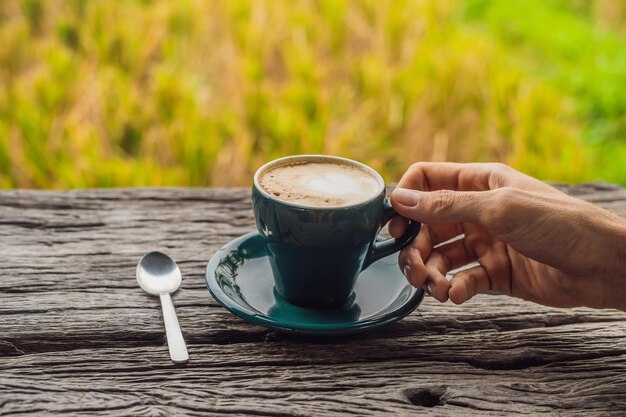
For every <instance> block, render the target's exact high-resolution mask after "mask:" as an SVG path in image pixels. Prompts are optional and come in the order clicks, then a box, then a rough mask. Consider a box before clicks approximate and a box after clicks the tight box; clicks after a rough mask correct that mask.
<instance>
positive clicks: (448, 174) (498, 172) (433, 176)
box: [398, 162, 522, 191]
mask: <svg viewBox="0 0 626 417" xmlns="http://www.w3.org/2000/svg"><path fill="white" fill-rule="evenodd" d="M518 176H519V177H521V176H522V174H521V173H519V172H517V171H515V170H514V169H512V168H509V167H507V166H506V165H503V164H495V163H479V164H459V163H451V162H418V163H416V164H413V165H411V167H410V168H409V169H408V170H407V171H406V173H405V174H404V175H403V176H402V178H401V179H400V182H399V183H398V187H401V188H412V189H416V190H423V191H435V190H458V191H485V190H490V189H494V188H498V187H503V186H506V185H507V184H508V183H509V181H513V180H515V178H516V177H518Z"/></svg>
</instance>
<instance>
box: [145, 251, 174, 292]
mask: <svg viewBox="0 0 626 417" xmlns="http://www.w3.org/2000/svg"><path fill="white" fill-rule="evenodd" d="M137 282H138V283H139V286H140V287H141V288H142V289H143V290H144V291H145V292H147V293H150V294H153V295H161V294H170V293H173V292H175V291H176V290H178V287H180V283H181V282H182V274H181V272H180V268H179V267H178V265H177V264H176V262H174V260H173V259H172V258H170V257H169V256H167V255H166V254H164V253H161V252H150V253H147V254H146V255H144V256H143V258H141V260H140V261H139V264H138V265H137Z"/></svg>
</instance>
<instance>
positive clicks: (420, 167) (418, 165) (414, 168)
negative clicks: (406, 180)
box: [407, 162, 427, 174]
mask: <svg viewBox="0 0 626 417" xmlns="http://www.w3.org/2000/svg"><path fill="white" fill-rule="evenodd" d="M426 165H427V163H426V162H414V163H413V164H411V166H410V167H409V169H407V173H409V174H417V173H418V172H422V171H424V168H425V167H426Z"/></svg>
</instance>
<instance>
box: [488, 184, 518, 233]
mask: <svg viewBox="0 0 626 417" xmlns="http://www.w3.org/2000/svg"><path fill="white" fill-rule="evenodd" d="M518 194H519V190H518V189H516V188H513V187H502V188H497V189H495V190H493V191H492V197H491V201H490V204H488V205H487V207H485V210H484V211H483V213H484V216H485V220H486V223H487V224H491V225H493V226H494V227H495V228H500V227H501V226H504V225H505V223H506V221H507V217H508V215H509V213H510V210H511V208H512V207H513V205H514V204H515V200H516V199H517V196H518Z"/></svg>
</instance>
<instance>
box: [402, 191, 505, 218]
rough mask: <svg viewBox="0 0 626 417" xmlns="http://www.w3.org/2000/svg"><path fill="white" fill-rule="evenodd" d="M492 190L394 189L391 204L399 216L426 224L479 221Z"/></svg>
mask: <svg viewBox="0 0 626 417" xmlns="http://www.w3.org/2000/svg"><path fill="white" fill-rule="evenodd" d="M492 196H493V191H485V192H478V191H451V190H439V191H432V192H423V191H415V190H410V189H406V188H396V189H395V190H394V192H393V193H392V194H391V205H392V206H393V208H394V209H395V210H396V211H397V212H398V214H400V215H401V216H403V217H406V218H408V219H413V220H417V221H419V222H422V223H427V224H443V223H463V222H471V223H481V218H482V216H483V213H484V211H485V209H486V208H487V207H489V205H490V199H491V198H492Z"/></svg>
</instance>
